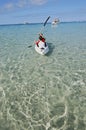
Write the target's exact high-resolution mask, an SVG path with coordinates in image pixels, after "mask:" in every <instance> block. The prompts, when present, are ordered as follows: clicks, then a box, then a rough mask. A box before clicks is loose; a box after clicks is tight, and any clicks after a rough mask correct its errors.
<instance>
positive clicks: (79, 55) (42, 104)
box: [0, 22, 86, 130]
mask: <svg viewBox="0 0 86 130" xmlns="http://www.w3.org/2000/svg"><path fill="white" fill-rule="evenodd" d="M40 32H42V33H43V34H44V36H45V37H46V42H47V43H48V46H49V49H50V51H49V53H48V54H47V55H46V56H42V55H40V54H38V53H37V52H36V51H35V49H34V40H37V39H38V34H39V33H40ZM0 130H86V23H85V22H75V23H74V22H70V23H60V24H58V25H57V26H52V25H51V24H46V26H45V27H43V24H29V25H3V26H0Z"/></svg>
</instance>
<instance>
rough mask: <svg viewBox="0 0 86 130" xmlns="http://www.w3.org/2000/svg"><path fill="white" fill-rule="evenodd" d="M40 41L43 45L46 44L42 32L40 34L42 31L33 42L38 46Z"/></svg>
mask: <svg viewBox="0 0 86 130" xmlns="http://www.w3.org/2000/svg"><path fill="white" fill-rule="evenodd" d="M40 41H42V42H44V43H45V47H46V46H47V45H46V39H45V38H44V37H43V34H42V33H40V34H39V40H38V41H36V42H35V44H36V45H37V46H38V47H39V42H40Z"/></svg>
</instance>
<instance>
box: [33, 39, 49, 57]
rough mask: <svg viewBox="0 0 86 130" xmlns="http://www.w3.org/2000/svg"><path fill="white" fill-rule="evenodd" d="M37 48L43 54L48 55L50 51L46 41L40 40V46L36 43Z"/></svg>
mask: <svg viewBox="0 0 86 130" xmlns="http://www.w3.org/2000/svg"><path fill="white" fill-rule="evenodd" d="M35 50H36V52H37V53H39V54H41V55H46V54H47V53H48V52H49V47H48V45H47V43H46V46H45V43H44V42H42V41H40V42H39V46H37V45H35Z"/></svg>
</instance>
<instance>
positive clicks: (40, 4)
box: [0, 0, 86, 24]
mask: <svg viewBox="0 0 86 130" xmlns="http://www.w3.org/2000/svg"><path fill="white" fill-rule="evenodd" d="M48 16H50V17H51V18H50V19H49V22H52V21H53V20H54V18H59V20H60V21H61V22H67V21H68V22H69V21H86V0H0V24H18V23H24V22H29V23H40V22H44V21H45V20H46V19H47V17H48Z"/></svg>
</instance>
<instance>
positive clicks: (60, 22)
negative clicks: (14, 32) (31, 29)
mask: <svg viewBox="0 0 86 130" xmlns="http://www.w3.org/2000/svg"><path fill="white" fill-rule="evenodd" d="M60 23H86V21H66V22H60ZM37 24H44V23H28V24H25V23H14V24H0V26H10V25H37ZM47 24H51V22H49V23H47Z"/></svg>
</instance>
